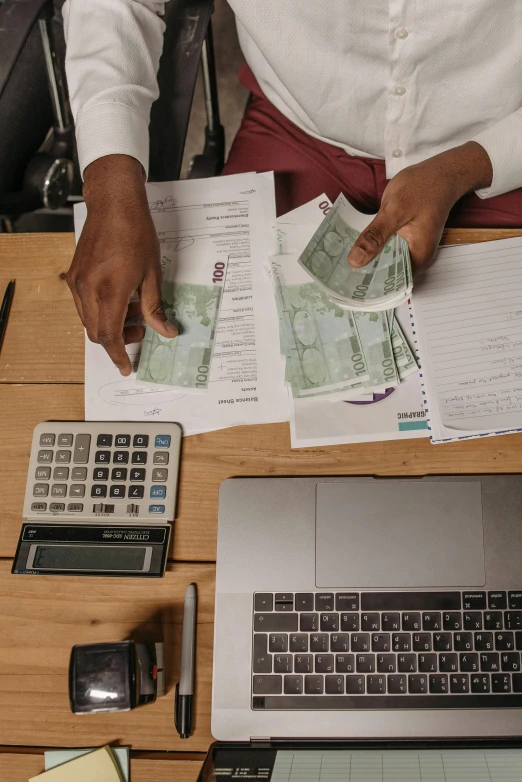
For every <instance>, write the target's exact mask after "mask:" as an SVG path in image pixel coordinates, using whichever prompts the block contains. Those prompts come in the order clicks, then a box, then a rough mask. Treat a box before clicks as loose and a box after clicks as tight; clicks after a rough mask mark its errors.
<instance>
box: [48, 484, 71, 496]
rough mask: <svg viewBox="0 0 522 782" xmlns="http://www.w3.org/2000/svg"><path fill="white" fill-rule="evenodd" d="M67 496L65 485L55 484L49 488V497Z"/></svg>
mask: <svg viewBox="0 0 522 782" xmlns="http://www.w3.org/2000/svg"><path fill="white" fill-rule="evenodd" d="M66 496H67V484H66V483H55V484H53V486H52V487H51V497H66Z"/></svg>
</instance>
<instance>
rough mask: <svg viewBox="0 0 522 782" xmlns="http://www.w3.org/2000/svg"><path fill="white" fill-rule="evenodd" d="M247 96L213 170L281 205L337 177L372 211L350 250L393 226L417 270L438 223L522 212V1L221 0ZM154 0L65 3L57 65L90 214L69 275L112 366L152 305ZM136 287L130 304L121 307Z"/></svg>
mask: <svg viewBox="0 0 522 782" xmlns="http://www.w3.org/2000/svg"><path fill="white" fill-rule="evenodd" d="M230 5H231V7H232V9H233V10H234V11H235V13H236V17H237V24H238V32H239V40H240V44H241V48H242V50H243V53H244V56H245V59H246V63H247V65H245V66H244V67H243V69H242V71H241V74H240V79H241V81H242V83H243V84H244V85H245V87H247V89H249V90H250V92H251V93H252V100H251V101H250V103H249V105H248V108H247V109H246V113H245V115H244V118H243V122H242V125H241V127H240V129H239V132H238V134H237V136H236V138H235V141H234V143H233V145H232V149H231V151H230V154H229V157H228V160H227V163H226V165H225V169H224V172H223V173H224V174H236V173H240V172H247V171H270V170H273V171H275V174H276V177H275V179H276V191H277V194H276V195H277V208H278V212H279V213H283V212H286V211H288V210H290V209H293V208H294V207H296V206H299V205H300V204H303V203H305V202H306V201H308V200H310V199H311V198H313V197H315V196H317V195H320V194H321V193H322V192H326V193H327V195H328V196H329V198H330V199H332V200H334V199H335V198H336V197H337V195H338V194H339V192H340V191H342V192H343V193H344V194H345V195H346V196H347V198H348V199H349V200H350V201H351V202H352V204H353V205H354V206H355V207H356V208H357V209H359V210H361V211H364V212H367V213H372V212H378V213H377V216H376V217H375V219H374V220H373V222H372V223H371V224H370V225H369V226H368V228H367V229H366V230H365V231H364V232H363V233H362V235H361V236H360V238H359V239H358V241H357V242H356V244H355V245H354V247H353V249H352V250H351V252H350V255H349V258H348V261H349V262H350V263H351V264H353V265H355V266H363V265H365V264H366V263H368V262H369V261H370V260H371V258H372V257H374V255H375V254H376V253H377V252H378V250H379V249H380V248H381V247H382V246H383V244H384V243H385V241H386V240H387V239H388V238H389V237H390V236H391V235H392V234H393V233H395V232H397V233H399V234H400V235H401V236H402V237H404V239H406V240H407V241H408V244H409V246H410V253H411V257H412V262H413V264H414V267H415V268H416V270H419V269H420V268H422V267H424V266H426V265H427V264H429V263H430V262H431V260H432V259H433V257H434V254H435V252H436V249H437V245H438V243H439V240H440V236H441V232H442V229H443V227H444V225H445V224H446V225H451V226H466V227H479V226H490V227H514V226H516V227H519V226H520V225H522V189H520V188H522V68H521V65H522V48H521V44H520V31H521V30H522V2H521V0H497V2H495V3H492V2H491V0H437V2H420V1H419V0H417V1H415V0H373V2H370V1H369V0H328V2H323V3H320V2H315V0H230ZM164 7H165V3H163V2H160V0H88V2H86V0H67V2H66V3H65V6H64V9H63V12H64V17H65V30H66V36H67V63H66V66H67V78H68V83H69V91H70V96H71V104H72V108H73V113H74V116H75V120H76V136H77V141H78V154H79V159H80V165H81V168H82V172H83V176H84V197H85V201H86V204H87V209H88V217H87V222H86V224H85V227H84V229H83V232H82V235H81V238H80V241H79V242H78V247H77V249H76V254H75V256H74V260H73V263H72V265H71V268H70V270H69V273H68V275H67V280H68V283H69V285H70V288H71V291H72V294H73V296H74V300H75V302H76V306H77V308H78V312H79V314H80V317H81V319H82V321H83V323H84V325H85V327H86V329H87V333H88V336H89V338H90V339H91V340H93V341H95V342H100V343H101V344H102V345H103V346H104V347H105V349H106V350H107V352H108V354H109V355H110V357H111V358H112V360H113V361H114V363H115V364H116V365H117V366H118V367H119V369H120V371H121V372H122V374H124V375H127V374H129V373H130V371H131V367H130V362H129V359H128V357H127V355H126V352H125V346H124V341H127V342H129V341H135V340H137V339H140V338H141V336H142V334H143V329H142V327H141V326H139V325H136V319H135V320H134V324H133V322H132V316H136V315H137V314H139V308H140V306H141V313H142V314H143V318H144V320H145V322H146V323H148V324H150V325H151V326H152V327H153V328H154V329H156V330H157V331H158V332H159V333H160V334H163V335H164V336H166V337H170V336H175V334H176V330H175V328H174V327H173V326H172V325H171V324H170V323H168V321H167V319H166V317H165V313H164V312H163V310H162V307H161V293H160V279H161V274H160V263H159V258H160V254H159V245H158V241H157V238H156V233H155V230H154V226H153V223H152V219H151V217H150V214H149V210H148V204H147V198H146V193H145V177H146V172H147V164H148V121H149V114H150V107H151V104H152V102H153V100H155V98H156V97H157V92H158V91H157V83H156V73H157V69H158V63H159V58H160V55H161V50H162V33H163V22H162V20H161V14H162V13H163V11H164ZM136 290H139V293H140V304H131V305H130V308H129V315H130V317H131V319H130V321H129V320H127V325H126V317H127V309H128V305H129V300H130V297H131V296H132V294H133V293H134V292H135V291H136Z"/></svg>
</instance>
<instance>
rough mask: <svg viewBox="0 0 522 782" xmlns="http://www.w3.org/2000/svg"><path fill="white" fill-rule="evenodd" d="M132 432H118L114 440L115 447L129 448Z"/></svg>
mask: <svg viewBox="0 0 522 782" xmlns="http://www.w3.org/2000/svg"><path fill="white" fill-rule="evenodd" d="M130 441H131V438H130V434H117V435H116V439H115V440H114V447H115V448H128V447H129V446H130Z"/></svg>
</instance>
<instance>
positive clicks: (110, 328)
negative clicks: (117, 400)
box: [98, 295, 132, 375]
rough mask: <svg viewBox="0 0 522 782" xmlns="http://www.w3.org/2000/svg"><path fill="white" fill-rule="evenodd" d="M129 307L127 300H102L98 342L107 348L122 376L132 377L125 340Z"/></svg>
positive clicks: (113, 297) (113, 298) (112, 297)
mask: <svg viewBox="0 0 522 782" xmlns="http://www.w3.org/2000/svg"><path fill="white" fill-rule="evenodd" d="M127 306H128V300H127V299H125V298H121V297H120V298H116V297H115V296H114V295H112V296H111V298H110V299H100V303H99V314H98V342H99V343H100V345H102V346H103V347H104V348H105V350H106V351H107V353H108V354H109V357H110V358H111V359H112V361H113V362H114V364H115V365H116V366H117V367H118V369H119V370H120V372H121V374H122V375H130V373H131V372H132V366H131V363H130V359H129V357H128V355H127V351H126V350H125V340H124V339H123V327H124V324H125V316H126V314H127Z"/></svg>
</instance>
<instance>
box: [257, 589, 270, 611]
mask: <svg viewBox="0 0 522 782" xmlns="http://www.w3.org/2000/svg"><path fill="white" fill-rule="evenodd" d="M273 608H274V596H273V595H272V594H270V592H258V593H257V594H256V595H254V611H272V610H273Z"/></svg>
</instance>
